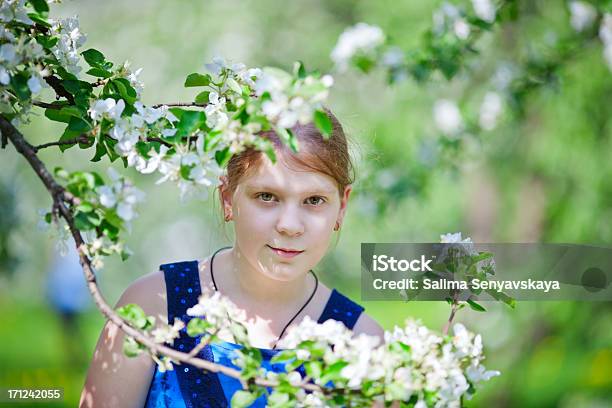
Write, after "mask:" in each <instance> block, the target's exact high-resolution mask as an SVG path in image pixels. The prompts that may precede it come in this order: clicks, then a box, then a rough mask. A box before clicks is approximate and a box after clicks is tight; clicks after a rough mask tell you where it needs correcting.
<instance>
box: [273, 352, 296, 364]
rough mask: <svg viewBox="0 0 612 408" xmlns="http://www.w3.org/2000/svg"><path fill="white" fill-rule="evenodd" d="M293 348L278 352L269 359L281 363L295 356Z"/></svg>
mask: <svg viewBox="0 0 612 408" xmlns="http://www.w3.org/2000/svg"><path fill="white" fill-rule="evenodd" d="M295 355H296V351H295V350H283V351H281V352H280V353H277V354H275V355H274V356H272V358H271V359H270V362H271V363H282V362H284V361H288V360H292V359H294V358H295Z"/></svg>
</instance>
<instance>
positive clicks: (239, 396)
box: [231, 390, 256, 408]
mask: <svg viewBox="0 0 612 408" xmlns="http://www.w3.org/2000/svg"><path fill="white" fill-rule="evenodd" d="M255 398H256V397H255V395H253V394H252V393H251V392H249V391H244V390H238V391H236V392H235V393H234V395H233V396H232V401H231V406H232V408H242V407H248V406H249V405H251V404H252V403H253V401H255Z"/></svg>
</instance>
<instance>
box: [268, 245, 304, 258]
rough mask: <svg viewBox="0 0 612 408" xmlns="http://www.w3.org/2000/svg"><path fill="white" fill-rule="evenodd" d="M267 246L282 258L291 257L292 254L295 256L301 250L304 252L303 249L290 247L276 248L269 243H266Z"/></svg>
mask: <svg viewBox="0 0 612 408" xmlns="http://www.w3.org/2000/svg"><path fill="white" fill-rule="evenodd" d="M268 248H270V249H271V250H272V252H274V253H275V254H277V255H278V256H280V257H283V258H293V257H294V256H297V255H299V254H301V253H302V252H304V251H300V250H297V249H292V248H276V247H273V246H270V245H268Z"/></svg>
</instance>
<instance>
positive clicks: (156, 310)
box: [116, 270, 167, 317]
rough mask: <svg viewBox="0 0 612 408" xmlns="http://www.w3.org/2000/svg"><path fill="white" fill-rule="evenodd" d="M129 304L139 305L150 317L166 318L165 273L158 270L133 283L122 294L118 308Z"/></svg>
mask: <svg viewBox="0 0 612 408" xmlns="http://www.w3.org/2000/svg"><path fill="white" fill-rule="evenodd" d="M129 303H136V304H138V305H139V306H140V307H142V309H143V310H144V311H145V313H147V314H148V315H153V316H156V317H159V316H165V315H166V308H167V299H166V282H165V279H164V273H163V272H162V271H161V270H158V271H155V272H151V273H149V274H147V275H144V276H141V277H140V278H138V279H136V280H135V281H134V282H132V283H131V284H130V285H129V286H128V287H127V288H126V289H125V291H123V293H122V294H121V297H120V298H119V300H118V301H117V305H116V307H121V306H124V305H126V304H129Z"/></svg>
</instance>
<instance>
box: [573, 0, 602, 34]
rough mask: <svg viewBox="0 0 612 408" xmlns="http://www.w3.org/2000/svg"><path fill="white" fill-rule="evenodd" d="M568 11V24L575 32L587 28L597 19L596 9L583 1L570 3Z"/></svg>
mask: <svg viewBox="0 0 612 408" xmlns="http://www.w3.org/2000/svg"><path fill="white" fill-rule="evenodd" d="M569 10H570V24H571V25H572V27H573V28H574V30H576V31H584V30H585V29H587V28H589V27H590V26H591V25H592V24H593V22H594V21H595V18H597V9H596V8H595V7H593V6H592V5H591V4H589V3H587V2H584V1H570V3H569Z"/></svg>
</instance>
